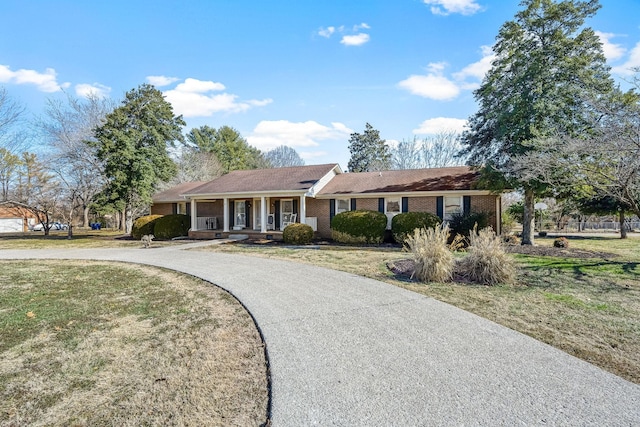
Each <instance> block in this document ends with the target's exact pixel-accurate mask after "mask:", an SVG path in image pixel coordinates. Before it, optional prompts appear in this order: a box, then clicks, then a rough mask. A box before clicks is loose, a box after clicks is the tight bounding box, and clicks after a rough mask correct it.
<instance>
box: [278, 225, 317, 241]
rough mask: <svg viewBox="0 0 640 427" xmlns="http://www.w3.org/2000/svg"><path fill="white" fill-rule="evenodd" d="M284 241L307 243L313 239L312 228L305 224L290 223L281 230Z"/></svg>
mask: <svg viewBox="0 0 640 427" xmlns="http://www.w3.org/2000/svg"><path fill="white" fill-rule="evenodd" d="M282 238H283V239H284V242H285V243H289V244H293V245H308V244H309V243H311V240H313V228H311V226H310V225H307V224H300V223H295V224H290V225H287V226H286V227H285V228H284V230H283V231H282Z"/></svg>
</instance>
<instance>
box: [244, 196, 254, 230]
mask: <svg viewBox="0 0 640 427" xmlns="http://www.w3.org/2000/svg"><path fill="white" fill-rule="evenodd" d="M244 225H245V226H246V227H247V228H253V226H252V225H251V202H250V201H249V200H245V201H244Z"/></svg>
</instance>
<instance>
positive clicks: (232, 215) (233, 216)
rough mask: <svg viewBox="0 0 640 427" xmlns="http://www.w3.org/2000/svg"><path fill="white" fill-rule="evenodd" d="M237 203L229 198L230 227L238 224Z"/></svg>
mask: <svg viewBox="0 0 640 427" xmlns="http://www.w3.org/2000/svg"><path fill="white" fill-rule="evenodd" d="M235 210H236V204H235V202H234V201H233V200H229V219H230V220H231V221H229V227H231V228H233V226H234V225H236V213H235Z"/></svg>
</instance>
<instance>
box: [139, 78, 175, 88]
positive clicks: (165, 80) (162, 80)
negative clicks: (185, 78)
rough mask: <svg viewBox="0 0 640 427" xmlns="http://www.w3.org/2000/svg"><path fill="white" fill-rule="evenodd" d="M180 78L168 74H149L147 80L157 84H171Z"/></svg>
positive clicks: (159, 85)
mask: <svg viewBox="0 0 640 427" xmlns="http://www.w3.org/2000/svg"><path fill="white" fill-rule="evenodd" d="M178 80H180V79H179V78H177V77H167V76H147V82H149V83H150V84H152V85H154V86H156V87H162V86H169V85H170V84H171V83H174V82H177V81H178Z"/></svg>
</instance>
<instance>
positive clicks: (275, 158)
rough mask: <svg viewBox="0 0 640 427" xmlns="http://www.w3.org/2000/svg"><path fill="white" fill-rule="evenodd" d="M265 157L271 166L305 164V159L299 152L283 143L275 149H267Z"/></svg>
mask: <svg viewBox="0 0 640 427" xmlns="http://www.w3.org/2000/svg"><path fill="white" fill-rule="evenodd" d="M264 158H265V160H266V161H267V162H269V164H270V165H271V167H274V168H284V167H287V166H304V160H302V158H301V157H300V155H299V154H298V152H297V151H296V150H295V149H293V148H291V147H287V146H286V145H281V146H279V147H276V148H274V149H273V150H269V151H267V153H266V154H265V155H264Z"/></svg>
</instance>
